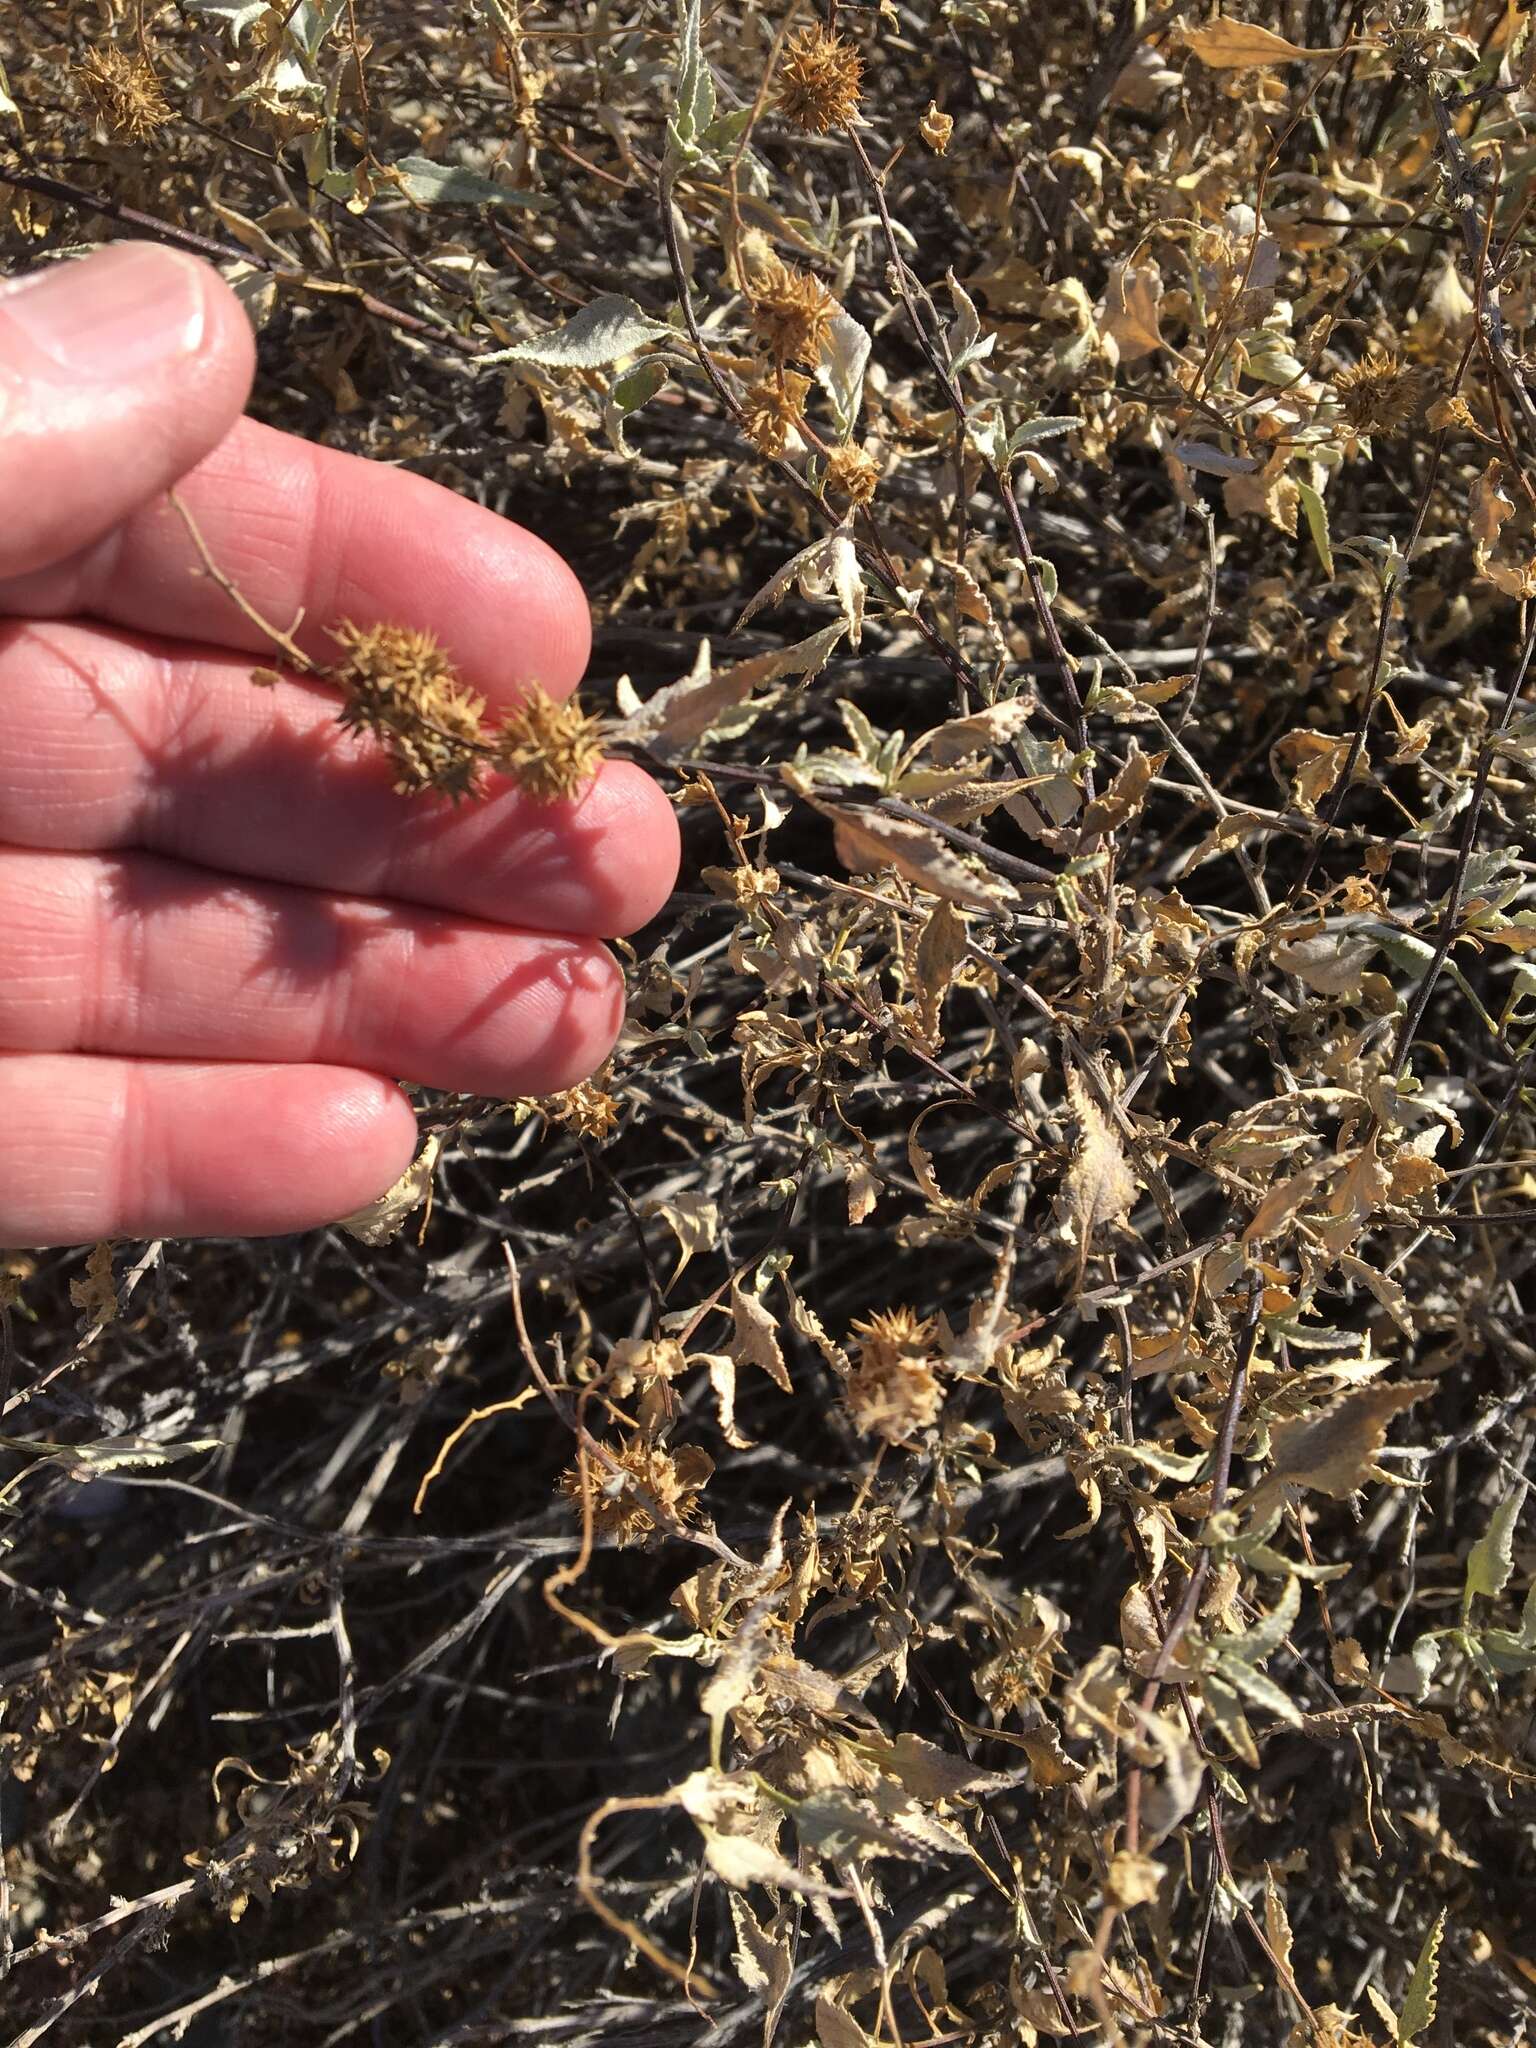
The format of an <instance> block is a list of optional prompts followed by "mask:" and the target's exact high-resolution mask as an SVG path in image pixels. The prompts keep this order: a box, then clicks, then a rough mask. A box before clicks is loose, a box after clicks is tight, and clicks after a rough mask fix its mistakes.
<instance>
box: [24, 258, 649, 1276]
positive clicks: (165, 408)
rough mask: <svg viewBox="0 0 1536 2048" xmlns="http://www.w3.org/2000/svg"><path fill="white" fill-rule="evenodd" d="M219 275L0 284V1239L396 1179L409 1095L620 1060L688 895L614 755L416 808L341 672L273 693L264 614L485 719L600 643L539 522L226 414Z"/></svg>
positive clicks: (190, 1231) (282, 1219)
mask: <svg viewBox="0 0 1536 2048" xmlns="http://www.w3.org/2000/svg"><path fill="white" fill-rule="evenodd" d="M253 360H254V353H253V344H252V338H251V334H250V329H249V327H248V325H247V322H246V319H245V316H244V314H243V312H242V311H241V308H240V306H239V303H238V302H237V300H236V299H235V297H234V295H233V294H232V293H231V292H230V291H229V289H228V287H227V286H226V285H225V284H224V283H223V281H222V280H221V279H220V278H219V276H218V275H217V273H216V272H215V271H213V270H212V269H210V268H209V267H208V266H206V265H204V264H201V263H198V262H196V261H194V260H193V259H192V258H190V257H187V256H182V255H179V254H177V253H175V252H173V251H171V250H167V249H162V248H158V247H155V246H153V245H151V244H148V243H133V244H119V245H116V246H114V247H113V248H111V249H108V250H106V251H103V252H101V253H98V254H94V255H92V256H90V257H89V258H87V259H85V260H84V261H82V262H71V263H69V264H67V265H59V266H54V267H49V268H46V269H44V270H42V271H39V272H37V273H34V274H33V275H31V276H28V277H26V278H24V279H15V280H11V281H9V282H7V283H4V284H0V503H3V504H4V506H5V507H6V516H5V519H4V521H3V522H0V704H3V705H4V707H5V713H6V715H5V719H4V722H3V725H0V1048H3V1050H0V1244H7V1245H13V1246H14V1245H27V1246H31V1245H39V1244H68V1243H77V1242H82V1241H86V1240H92V1239H99V1238H104V1237H119V1236H127V1237H151V1236H155V1237H158V1236H193V1235H199V1236H246V1235H252V1236H255V1235H261V1234H263V1233H270V1232H277V1231H288V1230H300V1229H305V1228H309V1227H311V1226H314V1225H317V1224H321V1223H325V1222H328V1221H331V1220H333V1219H334V1218H336V1217H338V1216H342V1215H345V1214H347V1213H349V1212H350V1211H351V1210H353V1209H355V1208H358V1207H360V1206H362V1205H363V1204H364V1203H365V1202H368V1201H370V1200H372V1198H373V1197H374V1196H376V1195H378V1194H380V1193H381V1192H382V1191H383V1190H384V1189H385V1188H386V1187H388V1186H389V1185H390V1184H391V1183H392V1182H393V1181H394V1180H395V1179H397V1178H398V1176H399V1175H400V1174H401V1173H402V1172H403V1171H404V1169H405V1167H406V1166H407V1165H408V1164H409V1161H410V1158H411V1154H412V1150H413V1148H414V1141H415V1135H416V1125H415V1119H414V1116H413V1115H412V1112H411V1108H410V1105H409V1103H408V1102H407V1100H406V1098H405V1096H404V1095H403V1094H402V1093H401V1092H400V1090H399V1089H398V1088H397V1087H396V1086H395V1085H394V1082H393V1080H392V1079H391V1078H390V1077H396V1078H399V1079H405V1080H409V1081H415V1082H423V1083H428V1084H431V1085H433V1086H436V1087H441V1088H449V1089H462V1090H466V1091H470V1092H474V1093H478V1094H485V1095H492V1096H501V1097H509V1096H517V1095H542V1094H547V1093H552V1092H554V1091H555V1090H558V1089H562V1088H566V1087H570V1086H572V1085H573V1084H574V1083H575V1082H577V1081H579V1080H581V1079H582V1078H583V1077H584V1076H585V1075H587V1074H589V1073H590V1072H591V1071H592V1070H593V1069H594V1068H595V1067H597V1066H598V1065H599V1064H600V1063H601V1061H602V1060H603V1058H604V1057H605V1056H606V1054H607V1053H608V1051H609V1049H610V1047H611V1046H612V1044H613V1041H614V1038H615V1036H616V1034H617V1031H618V1028H619V1024H620V1020H621V1016H622V1007H623V986H622V981H621V977H620V974H619V971H618V968H617V966H616V964H615V963H614V961H613V959H612V957H611V956H610V954H609V953H608V952H607V950H606V948H604V947H603V946H602V945H601V943H600V942H599V941H600V939H601V938H602V937H603V936H617V935H619V934H622V933H624V932H628V931H632V930H634V929H635V928H636V927H637V926H638V925H640V924H643V923H644V922H645V921H646V920H647V919H648V918H650V917H652V916H653V915H654V914H655V912H656V911H657V910H658V909H659V907H660V906H661V904H662V903H663V901H664V900H665V898H666V896H667V894H668V893H669V891H670V889H671V886H672V882H673V879H674V876H675V874H676V869H677V828H676V824H675V821H674V819H673V817H672V813H671V810H670V807H669V806H668V804H667V802H666V800H665V798H664V797H663V796H662V794H661V792H660V791H659V790H658V789H657V788H656V786H655V784H654V783H652V782H651V781H650V780H649V779H648V778H647V777H646V776H645V775H643V774H642V773H641V772H640V771H639V770H638V769H636V768H634V767H631V766H629V765H627V764H625V763H622V762H610V763H608V764H607V765H606V766H605V767H604V768H603V769H602V770H601V772H600V774H599V775H598V777H597V779H596V780H595V782H594V783H593V784H592V785H591V786H590V788H589V789H588V790H587V791H586V792H585V793H584V794H583V795H581V796H579V797H577V798H575V799H573V800H571V801H569V802H562V803H556V804H552V805H548V806H541V805H538V804H535V803H533V802H532V801H531V800H530V799H529V798H527V797H526V796H524V795H523V794H522V793H521V792H520V791H518V790H517V789H516V788H514V787H513V786H512V785H510V784H506V783H500V782H498V783H496V784H494V785H493V786H492V788H491V791H490V793H489V794H488V795H487V796H486V797H485V798H484V799H483V800H481V801H477V802H469V803H465V804H461V805H459V806H458V807H457V808H454V807H451V806H450V805H449V804H448V803H447V802H445V801H444V800H442V799H441V798H438V797H436V796H434V795H426V796H402V795H399V794H397V793H396V792H395V790H394V788H393V786H392V770H391V768H390V765H389V763H388V762H387V761H386V759H385V757H384V755H383V753H382V751H381V749H380V748H379V746H378V745H377V743H376V742H374V741H373V740H371V739H368V738H366V737H363V736H359V735H355V734H350V733H346V732H343V731H342V730H341V729H340V728H339V727H338V725H337V724H336V712H337V709H338V698H337V694H336V692H335V691H334V690H330V689H327V688H326V687H325V685H324V684H323V683H319V682H315V681H308V682H305V681H300V680H299V679H297V678H296V677H286V678H284V679H283V680H282V681H280V682H279V683H278V684H277V685H276V686H275V687H274V688H272V689H257V688H254V687H253V686H252V684H251V681H250V673H251V668H252V665H253V664H252V657H253V656H254V657H257V658H258V659H260V660H264V661H270V660H271V658H272V657H271V649H270V646H269V645H268V643H267V642H266V641H265V640H264V639H263V637H262V635H261V633H260V631H259V629H257V628H255V627H254V626H252V625H250V624H248V623H247V621H246V620H245V619H244V618H243V617H242V616H241V615H240V614H239V613H238V611H237V609H236V607H235V606H234V605H233V604H232V602H231V601H230V599H229V597H228V596H227V594H226V593H225V592H224V591H223V590H221V589H220V588H219V587H218V586H217V584H215V583H214V582H212V581H210V580H209V579H208V578H207V577H206V576H200V575H199V573H198V558H197V554H196V552H195V548H194V544H193V541H192V538H191V535H190V534H189V532H188V530H187V528H186V526H185V525H184V524H183V522H182V520H181V519H180V518H179V517H178V515H177V513H176V511H175V510H174V508H173V507H172V506H171V504H170V503H169V501H168V499H167V497H166V491H167V488H168V487H169V486H171V485H173V484H174V485H176V487H177V492H178V496H179V497H180V498H181V500H182V501H183V502H184V503H185V505H186V507H187V509H188V510H189V512H190V513H191V514H192V516H193V519H194V520H195V522H196V525H197V527H198V529H199V531H200V533H201V535H202V537H203V538H204V540H205V542H206V544H207V546H208V549H209V551H210V554H211V556H212V559H213V560H214V561H215V562H216V563H217V564H218V566H219V568H220V570H221V571H222V572H223V573H225V574H226V575H228V576H229V577H230V578H232V580H233V582H234V583H235V585H236V586H237V587H238V588H239V590H240V591H241V592H242V594H243V595H244V596H245V597H246V598H247V599H248V600H249V601H250V602H251V603H252V604H253V605H254V606H255V607H256V608H257V610H258V611H259V612H260V614H261V615H262V616H263V617H264V618H268V619H271V620H274V621H276V622H277V623H278V624H279V625H282V626H286V625H288V623H289V622H290V621H291V620H292V618H293V617H294V615H295V614H296V613H297V612H298V611H299V610H300V609H301V608H302V612H303V615H304V623H303V625H302V626H301V627H300V628H299V629H298V631H297V633H296V639H297V641H298V644H299V646H300V647H301V648H302V649H303V650H304V651H305V653H306V654H308V655H309V656H310V657H311V658H312V659H315V660H317V661H321V662H323V661H326V660H328V659H331V658H332V657H333V656H334V654H335V652H336V649H335V646H334V643H333V642H332V641H331V640H330V639H329V637H328V635H327V633H326V628H327V626H329V625H333V624H335V623H336V622H337V621H338V620H339V619H342V618H346V619H350V620H353V621H355V622H356V623H358V624H359V625H363V626H367V625H372V624H384V623H394V624H401V625H409V626H414V627H418V628H421V629H424V630H428V631H430V632H432V633H434V634H435V635H436V636H437V638H438V639H439V640H440V641H441V642H442V643H443V645H444V646H445V647H446V649H447V650H448V652H449V654H450V655H451V656H452V658H453V659H454V661H455V662H456V664H457V666H458V668H459V669H460V671H461V672H462V674H463V676H464V678H465V680H466V682H468V683H469V684H470V685H472V686H473V687H474V688H475V689H477V690H478V691H479V692H480V693H481V694H482V695H483V696H484V697H485V698H486V699H487V700H488V702H489V703H490V705H491V706H492V707H495V706H496V705H498V704H503V705H504V704H507V703H508V702H512V701H515V700H516V697H517V695H518V693H519V691H520V690H522V689H523V688H525V687H526V686H527V685H529V684H531V683H534V682H538V683H541V684H542V685H543V686H544V688H545V689H547V690H548V691H549V692H550V693H551V694H553V695H557V696H564V695H566V694H568V693H569V692H570V691H571V690H572V689H573V688H574V687H575V685H576V683H577V682H578V680H579V679H580V676H581V673H582V670H583V668H584V666H585V663H586V658H587V653H588V649H589V632H588V624H587V612H586V605H585V602H584V600H583V598H582V595H581V591H580V588H579V586H578V585H577V583H576V581H575V578H574V577H573V576H572V575H571V573H570V571H569V570H568V569H567V568H566V567H565V566H564V564H563V563H562V562H561V561H560V560H559V558H558V557H557V556H556V555H554V554H553V553H552V552H551V551H550V549H548V548H547V547H545V546H544V544H543V543H542V542H541V541H538V540H536V539H534V538H533V536H532V535H531V534H528V533H525V532H524V531H523V530H522V529H521V528H520V527H517V526H514V525H511V524H510V523H509V522H507V521H506V520H503V519H499V518H497V517H496V516H495V515H494V514H493V513H491V512H488V511H486V510H484V509H482V508H481V507H479V506H477V505H473V504H470V503H468V502H466V501H465V500H463V499H461V498H458V497H455V496H454V495H453V494H452V493H451V492H449V491H446V490H443V489H441V488H440V487H438V486H437V485H435V484H431V483H428V482H426V481H425V480H423V479H422V478H419V477H415V476H411V475H409V474H407V473H405V472H403V471H399V470H395V469H391V468H388V467H385V466H383V465H380V464H374V463H369V462H366V461H362V460H360V459H358V458H357V457H355V456H350V455H343V454H339V453H337V452H335V451H333V450H327V449H324V448H320V447H316V446H314V445H312V444H310V443H308V442H304V441H300V440H296V439H294V438H292V437H290V436H288V435H285V434H280V433H277V432H274V431H273V430H272V429H271V428H268V427H264V426H261V425H258V424H257V423H256V422H254V421H252V420H246V419H242V418H241V417H240V413H241V408H242V407H243V405H244V403H245V399H246V395H247V392H248V389H249V385H250V379H251V373H252V366H253Z"/></svg>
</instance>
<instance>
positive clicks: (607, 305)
mask: <svg viewBox="0 0 1536 2048" xmlns="http://www.w3.org/2000/svg"><path fill="white" fill-rule="evenodd" d="M674 339H675V336H674V335H673V333H672V330H671V328H670V327H668V326H667V324H666V323H665V321H662V320H653V319H652V318H651V316H650V314H649V313H642V312H641V310H640V308H639V307H638V306H637V305H636V304H635V302H634V300H633V299H630V298H626V297H625V296H624V294H623V293H622V292H604V293H603V294H602V295H601V297H599V298H595V299H591V300H589V301H588V303H587V304H586V305H585V306H583V307H582V309H581V311H580V312H579V313H574V314H572V316H571V318H570V319H569V320H567V321H566V323H565V325H564V326H563V327H555V328H551V329H550V331H549V332H548V333H547V334H539V335H535V336H534V337H533V339H532V340H531V341H519V342H516V343H514V345H513V346H512V347H511V348H504V349H498V350H497V351H496V353H495V354H494V355H489V356H481V357H480V364H481V367H482V368H483V367H484V365H485V364H487V363H492V362H495V363H537V364H538V365H539V366H540V368H542V369H547V370H601V369H605V368H606V367H607V366H608V365H609V364H610V363H617V362H620V361H622V360H623V358H624V357H625V356H632V355H633V354H634V353H635V351H636V350H637V349H642V348H644V347H646V345H647V344H648V343H650V342H653V341H671V340H674Z"/></svg>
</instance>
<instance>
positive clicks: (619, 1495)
mask: <svg viewBox="0 0 1536 2048" xmlns="http://www.w3.org/2000/svg"><path fill="white" fill-rule="evenodd" d="M610 1456H611V1457H612V1459H613V1464H612V1465H610V1464H609V1463H608V1461H607V1460H606V1459H599V1458H597V1457H595V1456H593V1455H592V1454H590V1453H589V1454H588V1457H587V1461H586V1474H585V1490H586V1495H587V1498H588V1500H590V1502H591V1504H592V1526H593V1528H594V1530H595V1531H596V1533H597V1534H598V1535H599V1536H611V1537H612V1538H613V1539H614V1541H615V1542H617V1543H618V1544H620V1545H621V1546H627V1545H629V1544H633V1543H643V1542H645V1540H646V1538H647V1537H649V1536H654V1535H655V1534H656V1532H657V1530H658V1529H668V1528H675V1527H676V1526H677V1525H678V1524H679V1523H680V1522H687V1521H690V1520H691V1519H692V1518H693V1516H694V1515H695V1513H696V1512H697V1502H698V1497H699V1493H700V1490H701V1489H702V1487H703V1486H704V1483H705V1481H706V1480H707V1479H708V1478H709V1476H710V1474H711V1473H712V1472H713V1471H714V1469H715V1468H714V1461H713V1459H712V1458H710V1457H709V1456H708V1455H707V1454H706V1453H705V1452H703V1451H701V1450H699V1449H698V1448H697V1447H696V1446H695V1445H692V1444H685V1445H684V1446H683V1447H682V1449H681V1450H679V1451H677V1452H675V1453H674V1452H672V1451H669V1450H667V1449H666V1447H665V1446H664V1445H662V1444H659V1443H654V1442H652V1441H650V1440H649V1439H648V1438H646V1437H644V1436H642V1435H636V1436H633V1437H631V1438H630V1439H629V1441H628V1442H627V1443H624V1444H620V1445H618V1446H617V1447H616V1448H615V1449H614V1450H613V1451H611V1452H610ZM615 1466H617V1468H618V1469H617V1470H615V1469H614V1467H615ZM560 1491H561V1492H562V1493H563V1494H564V1495H565V1497H566V1499H567V1500H568V1501H570V1502H571V1504H572V1505H573V1506H574V1507H575V1508H576V1509H577V1511H578V1512H579V1511H580V1508H581V1500H582V1493H583V1474H582V1468H581V1466H580V1465H572V1466H571V1467H570V1468H569V1470H568V1471H566V1472H565V1473H564V1474H563V1475H562V1476H561V1479H560Z"/></svg>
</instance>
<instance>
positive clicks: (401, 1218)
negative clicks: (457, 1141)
mask: <svg viewBox="0 0 1536 2048" xmlns="http://www.w3.org/2000/svg"><path fill="white" fill-rule="evenodd" d="M442 1149H443V1141H442V1139H441V1137H439V1136H437V1135H436V1134H435V1133H434V1134H433V1135H431V1136H429V1137H428V1138H427V1139H426V1141H425V1142H424V1143H423V1145H422V1148H421V1150H420V1151H419V1152H418V1153H417V1155H416V1157H415V1158H414V1159H413V1160H412V1161H411V1163H410V1165H409V1166H408V1167H407V1168H406V1169H405V1171H404V1173H402V1174H401V1176H400V1178H399V1179H398V1180H397V1181H396V1182H395V1184H394V1186H393V1187H392V1188H386V1189H385V1190H384V1192H383V1194H382V1195H380V1196H379V1197H378V1199H377V1201H373V1202H368V1203H366V1204H365V1205H364V1207H362V1208H361V1209H355V1210H354V1211H353V1212H352V1214H351V1215H350V1216H343V1217H342V1219H341V1221H340V1223H339V1225H338V1226H337V1227H338V1228H339V1229H341V1230H344V1231H346V1232H347V1234H348V1236H349V1237H356V1238H359V1239H361V1241H362V1242H363V1243H364V1244H389V1243H391V1242H392V1241H393V1240H394V1239H395V1238H397V1237H398V1236H399V1235H400V1233H401V1231H402V1230H403V1229H404V1228H405V1219H406V1217H407V1216H409V1215H410V1214H411V1212H412V1210H414V1209H419V1208H420V1207H421V1205H422V1203H423V1202H426V1203H427V1204H428V1205H429V1206H428V1215H430V1214H431V1208H430V1203H431V1196H432V1173H433V1169H434V1168H435V1167H436V1165H437V1155H438V1153H439V1152H441V1151H442ZM423 1222H424V1223H425V1219H423Z"/></svg>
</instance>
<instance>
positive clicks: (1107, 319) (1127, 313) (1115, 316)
mask: <svg viewBox="0 0 1536 2048" xmlns="http://www.w3.org/2000/svg"><path fill="white" fill-rule="evenodd" d="M1162 300H1163V277H1162V272H1161V271H1160V270H1159V269H1158V267H1157V265H1156V264H1155V263H1142V264H1138V265H1137V266H1136V267H1135V268H1134V269H1133V268H1132V267H1131V266H1130V265H1129V264H1126V263H1117V264H1116V265H1115V267H1114V268H1113V269H1112V270H1111V271H1110V273H1109V284H1108V287H1107V289H1106V291H1105V293H1104V313H1103V317H1102V319H1101V321H1100V325H1101V326H1102V327H1103V329H1104V331H1105V332H1106V333H1107V334H1112V335H1113V336H1114V338H1115V345H1116V347H1117V348H1118V349H1119V351H1120V360H1121V362H1122V363H1135V362H1140V360H1141V359H1142V357H1144V356H1150V355H1155V354H1156V353H1157V351H1158V350H1159V349H1160V348H1161V347H1162V346H1163V337H1162V335H1161V333H1160V332H1159V330H1158V324H1157V322H1158V310H1159V308H1160V307H1161V305H1162Z"/></svg>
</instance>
